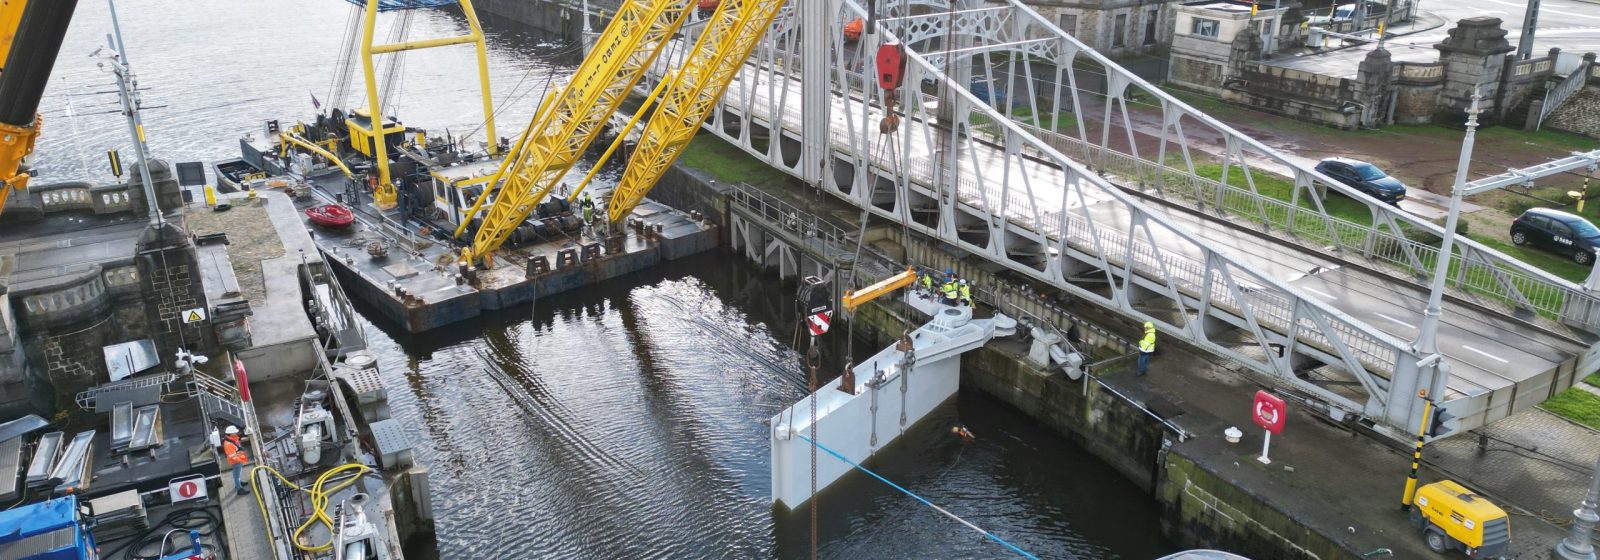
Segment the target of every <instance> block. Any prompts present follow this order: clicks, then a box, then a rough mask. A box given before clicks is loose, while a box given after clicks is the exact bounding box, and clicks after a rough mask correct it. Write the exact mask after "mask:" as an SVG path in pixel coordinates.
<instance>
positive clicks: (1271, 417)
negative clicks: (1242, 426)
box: [1250, 391, 1289, 434]
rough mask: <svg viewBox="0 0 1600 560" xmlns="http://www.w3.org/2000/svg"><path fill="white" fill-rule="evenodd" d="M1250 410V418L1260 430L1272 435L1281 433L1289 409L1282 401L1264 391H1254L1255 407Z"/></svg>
mask: <svg viewBox="0 0 1600 560" xmlns="http://www.w3.org/2000/svg"><path fill="white" fill-rule="evenodd" d="M1251 410H1252V412H1253V414H1251V415H1250V416H1251V417H1252V418H1253V419H1254V420H1255V421H1256V425H1257V426H1261V429H1263V430H1266V431H1268V432H1272V433H1274V434H1278V433H1283V422H1284V420H1286V419H1287V418H1288V416H1289V408H1288V407H1287V406H1286V405H1284V403H1283V399H1280V398H1278V397H1275V396H1272V394H1271V393H1268V392H1266V391H1256V402H1255V406H1254V407H1253V408H1252V409H1251Z"/></svg>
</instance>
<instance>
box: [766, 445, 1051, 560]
mask: <svg viewBox="0 0 1600 560" xmlns="http://www.w3.org/2000/svg"><path fill="white" fill-rule="evenodd" d="M795 435H796V436H798V437H799V438H800V439H803V440H806V443H810V444H811V445H815V446H817V449H821V450H823V451H827V452H828V454H829V455H832V456H834V457H838V458H839V460H840V461H844V462H845V464H847V465H850V466H852V467H855V468H857V469H859V470H860V471H861V472H864V473H867V474H870V475H872V478H876V479H878V480H881V481H883V483H884V484H888V485H889V486H890V487H891V488H894V489H895V490H899V491H900V492H902V493H904V494H905V495H907V496H911V497H912V498H916V500H917V501H919V502H922V504H923V505H926V506H928V507H931V508H933V509H935V510H937V511H938V512H939V513H942V514H944V515H945V516H946V517H949V518H951V519H954V520H956V521H957V522H960V523H961V524H962V525H966V526H967V527H970V528H972V530H974V531H977V532H979V533H982V534H983V536H985V537H988V538H989V540H991V541H994V542H997V543H1000V544H1002V545H1005V547H1006V548H1009V549H1011V550H1012V551H1015V552H1016V553H1017V554H1021V555H1022V556H1023V557H1024V558H1028V559H1029V560H1039V557H1038V556H1034V555H1032V554H1028V551H1026V550H1023V549H1021V548H1017V545H1014V544H1011V543H1009V542H1006V540H1005V539H1002V538H1000V537H997V536H995V534H994V533H990V532H988V531H985V530H983V528H982V527H979V526H977V525H973V524H972V523H969V522H968V521H967V520H965V519H962V518H960V517H957V516H956V514H954V513H950V512H949V511H947V510H945V509H944V508H942V507H939V506H936V505H934V504H933V502H930V501H928V500H927V499H924V498H923V497H922V496H918V495H916V494H915V493H913V492H912V491H910V490H906V489H905V488H903V487H901V486H900V485H899V484H895V483H893V482H890V481H889V479H887V478H884V477H883V476H882V475H879V474H878V473H875V472H872V470H871V469H868V468H866V467H863V466H861V465H860V464H859V463H856V462H855V461H851V460H849V459H846V458H845V457H844V455H840V454H839V452H837V451H834V450H832V449H828V446H826V445H823V444H820V443H817V442H815V441H812V440H811V438H808V437H806V436H804V435H802V434H795ZM812 499H816V496H812Z"/></svg>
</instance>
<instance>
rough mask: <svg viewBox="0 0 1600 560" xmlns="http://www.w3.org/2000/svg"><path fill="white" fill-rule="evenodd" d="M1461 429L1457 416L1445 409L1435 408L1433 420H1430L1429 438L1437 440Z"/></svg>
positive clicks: (1436, 406)
mask: <svg viewBox="0 0 1600 560" xmlns="http://www.w3.org/2000/svg"><path fill="white" fill-rule="evenodd" d="M1457 427H1459V425H1458V423H1457V422H1456V416H1455V415H1454V414H1451V413H1450V412H1449V411H1447V410H1445V409H1444V407H1442V406H1438V405H1435V406H1434V407H1433V418H1430V419H1428V437H1429V438H1436V437H1439V436H1441V435H1445V434H1449V433H1451V432H1454V431H1456V428H1457Z"/></svg>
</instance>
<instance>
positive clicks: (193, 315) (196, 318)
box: [183, 311, 200, 323]
mask: <svg viewBox="0 0 1600 560" xmlns="http://www.w3.org/2000/svg"><path fill="white" fill-rule="evenodd" d="M183 320H184V321H185V322H189V323H198V322H200V312H199V311H190V312H189V316H188V317H184V318H183Z"/></svg>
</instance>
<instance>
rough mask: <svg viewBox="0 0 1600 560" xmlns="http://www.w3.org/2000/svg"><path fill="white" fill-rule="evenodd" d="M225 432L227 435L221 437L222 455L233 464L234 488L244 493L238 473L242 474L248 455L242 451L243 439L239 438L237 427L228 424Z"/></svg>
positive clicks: (247, 461)
mask: <svg viewBox="0 0 1600 560" xmlns="http://www.w3.org/2000/svg"><path fill="white" fill-rule="evenodd" d="M212 433H216V432H212ZM226 433H227V434H228V435H227V436H226V437H224V438H222V456H223V457H226V458H227V459H228V464H229V465H232V466H233V488H234V490H237V491H238V492H239V493H240V494H244V492H245V490H244V481H243V480H241V479H240V475H241V474H243V471H244V466H245V464H247V463H249V462H250V456H249V455H246V454H245V452H244V441H242V440H241V439H240V438H239V428H237V427H234V426H228V429H227V430H226Z"/></svg>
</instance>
